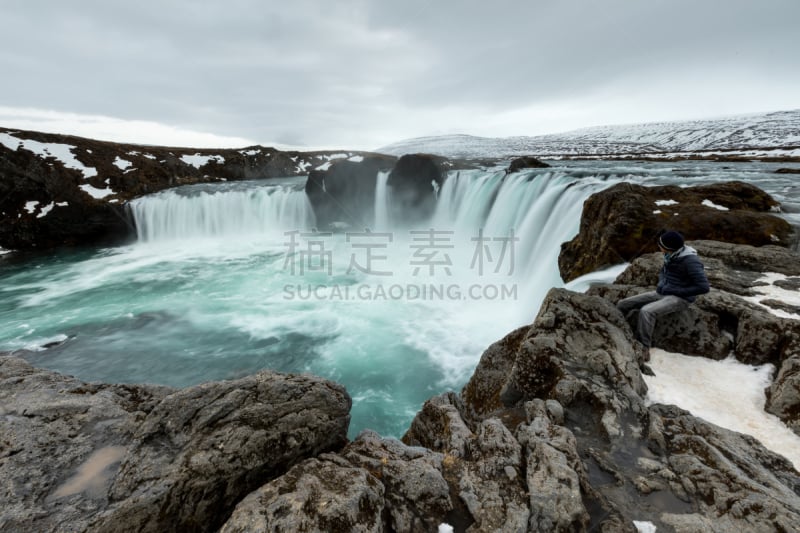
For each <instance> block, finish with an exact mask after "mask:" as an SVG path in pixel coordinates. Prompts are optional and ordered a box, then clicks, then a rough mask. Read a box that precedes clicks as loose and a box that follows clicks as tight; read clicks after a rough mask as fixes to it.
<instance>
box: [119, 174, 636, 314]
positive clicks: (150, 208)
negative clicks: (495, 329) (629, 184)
mask: <svg viewBox="0 0 800 533" xmlns="http://www.w3.org/2000/svg"><path fill="white" fill-rule="evenodd" d="M375 179H376V187H375V196H374V202H375V205H374V208H375V219H374V229H378V230H381V231H389V230H396V231H395V233H397V235H396V237H399V236H401V234H402V233H403V232H402V231H401V230H400V229H399V228H398V227H395V226H394V225H393V224H392V221H391V220H390V217H389V213H390V209H389V207H390V202H391V187H389V186H388V185H387V181H388V173H387V172H379V173H378V174H377V175H376V178H375ZM621 179H623V177H622V176H615V175H613V174H612V175H609V174H596V175H581V176H580V177H576V176H575V175H574V174H570V173H569V172H565V171H541V170H536V171H524V172H517V173H514V174H511V175H506V174H505V172H504V171H502V170H500V171H485V170H467V171H451V172H450V173H449V175H448V178H447V179H446V180H445V182H444V184H443V185H442V187H441V189H440V190H439V191H438V198H437V204H436V209H435V212H434V214H433V217H432V218H431V220H430V221H429V222H428V223H426V224H425V226H426V227H430V228H434V229H436V230H444V231H452V232H453V233H454V235H458V236H459V237H460V240H459V241H458V242H459V243H461V244H460V245H459V246H460V247H461V250H456V251H455V252H454V254H460V256H461V257H460V259H461V260H462V264H463V263H466V265H469V264H470V259H471V254H472V249H473V248H474V246H473V244H472V243H471V241H472V242H474V237H475V236H476V235H478V234H479V232H482V234H483V235H484V236H485V237H487V238H488V239H493V240H495V241H496V240H498V239H502V238H506V237H509V238H510V237H511V236H513V238H515V239H516V240H515V241H514V242H513V244H512V246H513V248H514V250H513V253H514V264H513V269H512V270H513V278H514V281H515V282H516V283H518V284H519V285H520V286H521V287H522V288H523V290H524V291H525V295H526V297H530V298H532V299H533V300H541V298H543V297H544V293H542V294H541V295H540V294H539V292H540V288H541V290H544V291H546V290H547V289H549V288H550V287H553V286H561V285H563V282H562V280H561V278H560V276H559V273H558V268H557V259H558V254H559V251H560V248H561V244H562V243H563V242H566V241H568V240H570V239H572V238H573V237H574V236H575V235H576V234H577V232H578V228H579V223H580V216H581V210H582V207H583V202H584V201H585V200H586V199H587V198H588V197H589V196H590V195H591V194H593V193H594V192H597V191H599V190H601V189H604V188H606V187H608V186H609V185H610V184H611V183H613V182H616V181H620V180H621ZM130 208H131V211H132V213H133V216H134V219H135V221H136V229H137V233H138V237H139V240H140V241H144V242H152V241H164V240H179V239H193V238H205V237H212V238H214V237H217V238H219V237H223V238H225V239H235V238H236V237H238V236H252V235H254V234H270V233H272V234H275V235H280V236H281V239H282V238H283V233H284V232H285V231H287V230H295V229H299V230H303V229H309V228H312V227H313V226H314V215H313V210H312V208H311V205H310V203H309V201H308V199H307V197H306V195H305V193H304V191H303V190H302V189H301V188H300V187H299V186H298V184H297V183H293V184H291V185H285V184H284V185H269V186H264V185H261V184H260V183H258V184H257V183H253V182H250V183H244V182H240V183H237V184H226V185H205V186H203V187H202V188H198V186H189V187H183V188H180V189H174V190H169V191H165V192H161V193H158V194H154V195H150V196H147V197H143V198H139V199H137V200H134V201H133V202H131V204H130ZM454 239H455V238H454ZM397 246H398V247H399V246H400V245H397ZM401 251H402V250H401Z"/></svg>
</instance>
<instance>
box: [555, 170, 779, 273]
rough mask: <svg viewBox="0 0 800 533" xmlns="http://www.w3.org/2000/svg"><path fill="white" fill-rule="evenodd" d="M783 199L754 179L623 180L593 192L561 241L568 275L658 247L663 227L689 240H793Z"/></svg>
mask: <svg viewBox="0 0 800 533" xmlns="http://www.w3.org/2000/svg"><path fill="white" fill-rule="evenodd" d="M776 209H779V204H778V202H777V201H776V200H774V199H773V198H772V197H771V196H769V195H768V194H767V193H765V192H764V191H762V190H761V189H759V188H758V187H755V186H753V185H750V184H747V183H742V182H736V181H734V182H727V183H719V184H713V185H701V186H697V187H686V188H682V187H678V186H674V185H669V186H662V187H643V186H641V185H635V184H632V183H620V184H618V185H614V186H613V187H610V188H608V189H606V190H604V191H601V192H599V193H597V194H594V195H592V196H591V197H590V198H589V199H588V200H587V201H586V202H585V203H584V206H583V213H582V215H581V223H580V231H579V233H578V235H577V236H576V237H575V238H574V239H572V240H571V241H569V242H567V243H564V244H563V245H562V246H561V253H560V254H559V257H558V267H559V270H560V272H561V277H562V278H563V279H564V281H570V280H573V279H575V278H577V277H578V276H581V275H583V274H586V273H588V272H592V271H594V270H598V269H600V268H603V267H606V266H610V265H614V264H619V263H622V262H629V261H632V260H633V259H635V258H636V257H638V256H639V255H641V254H643V253H648V252H654V251H656V250H657V248H656V235H657V234H658V231H659V230H661V229H673V230H677V231H680V232H681V233H683V235H684V237H685V238H686V239H687V240H693V239H709V240H715V241H723V242H730V243H734V244H750V245H753V246H763V245H767V244H777V245H780V246H789V245H791V244H792V242H791V241H792V238H793V237H794V236H793V233H792V228H791V226H790V225H789V223H788V222H787V221H786V220H784V219H782V218H780V217H777V216H775V215H772V214H770V212H771V211H774V210H776Z"/></svg>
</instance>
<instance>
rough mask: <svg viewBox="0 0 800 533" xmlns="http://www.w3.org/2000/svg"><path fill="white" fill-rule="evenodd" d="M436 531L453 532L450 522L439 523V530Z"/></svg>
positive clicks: (441, 532)
mask: <svg viewBox="0 0 800 533" xmlns="http://www.w3.org/2000/svg"><path fill="white" fill-rule="evenodd" d="M438 533H453V526H451V525H450V524H444V523H442V524H439V531H438Z"/></svg>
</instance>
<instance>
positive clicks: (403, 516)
mask: <svg viewBox="0 0 800 533" xmlns="http://www.w3.org/2000/svg"><path fill="white" fill-rule="evenodd" d="M692 245H693V246H695V247H696V248H697V249H698V250H699V251H700V253H701V255H702V256H703V257H704V258H705V260H706V264H707V267H708V273H709V278H710V279H711V280H712V286H713V287H714V289H713V290H712V292H711V293H709V294H708V295H705V296H702V297H701V298H698V301H697V304H696V305H695V306H693V307H692V308H691V311H690V312H689V313H687V314H686V315H682V316H680V317H675V318H674V319H673V320H670V321H665V322H663V323H661V324H659V329H658V331H657V334H656V342H657V344H658V345H659V346H660V347H662V348H665V349H668V350H672V351H676V352H678V351H684V352H688V353H696V354H697V355H707V356H709V357H714V358H720V357H725V356H726V355H727V353H728V352H729V351H731V350H732V351H733V354H734V355H735V357H736V358H737V359H739V360H741V361H743V362H747V363H751V364H761V363H765V362H770V363H772V364H774V365H775V366H776V369H777V373H776V375H775V377H774V381H773V384H772V386H771V387H770V389H769V392H768V402H767V405H766V406H765V408H766V409H767V410H768V411H770V412H772V413H775V414H776V415H777V416H779V417H780V418H782V419H783V420H784V422H785V423H786V425H787V426H788V427H790V428H792V429H793V430H794V431H795V433H798V434H800V419H798V413H800V372H798V368H800V320H797V319H789V318H780V317H778V316H776V315H775V314H773V312H772V311H771V310H770V308H769V305H771V304H770V301H769V300H768V299H764V301H759V300H758V298H757V295H758V292H757V290H758V288H759V286H760V285H759V283H763V282H760V281H758V280H759V279H760V278H761V277H762V273H763V272H779V273H782V274H783V275H784V276H785V279H782V282H783V284H784V285H785V286H789V287H794V286H796V285H797V284H798V283H800V260H798V259H800V257H798V256H797V255H796V254H794V253H793V252H791V251H788V250H786V249H785V248H781V247H776V246H765V247H760V248H756V247H751V246H746V245H730V244H725V243H719V242H715V241H697V242H693V243H692ZM657 268H658V257H657V256H656V254H648V255H644V256H642V257H640V258H639V259H637V260H635V261H634V262H633V263H632V264H631V265H630V267H628V269H627V270H626V271H625V272H624V273H623V274H621V275H620V276H619V278H618V279H617V281H616V283H614V284H611V285H603V286H598V287H594V288H592V289H591V290H590V291H589V293H587V294H582V293H575V292H571V291H567V290H564V289H553V290H552V291H551V292H550V293H549V295H548V296H547V298H546V300H545V302H544V303H543V305H542V307H541V310H540V312H539V314H538V316H537V318H536V320H535V321H534V322H533V323H532V324H531V325H530V326H525V327H522V328H519V329H517V330H515V331H513V332H511V333H509V334H508V335H507V336H506V337H505V338H503V339H501V340H499V341H498V342H496V343H495V344H493V345H492V346H490V347H489V348H488V349H487V350H486V352H485V353H484V354H483V356H482V358H481V360H480V363H479V364H478V366H477V368H476V369H475V372H474V374H473V376H472V378H471V379H470V381H469V382H468V383H467V385H466V386H465V387H464V389H463V390H462V391H461V392H460V393H455V392H449V393H445V394H441V395H439V396H436V397H433V398H431V399H430V400H428V401H427V402H426V403H425V405H424V406H423V407H422V409H421V411H420V412H419V413H418V414H417V416H416V418H415V419H414V420H413V422H412V423H411V426H410V427H409V429H408V432H407V433H406V434H405V436H404V437H403V439H402V441H398V440H395V439H390V438H383V437H381V436H379V435H377V434H375V433H374V432H371V431H364V432H362V433H361V434H360V435H359V436H358V437H357V438H356V439H355V440H354V441H352V442H347V439H346V433H347V426H348V423H349V414H348V412H349V408H350V398H349V396H348V395H347V392H346V391H345V390H344V389H343V388H342V387H341V386H338V385H336V384H334V383H331V382H329V381H326V380H323V379H320V378H316V377H313V376H308V375H285V374H277V373H272V372H261V373H259V374H256V375H254V376H249V377H245V378H242V379H239V380H235V381H222V382H212V383H206V384H202V385H198V386H195V387H188V388H185V389H171V388H167V387H154V386H148V385H110V384H96V383H84V382H82V381H80V380H77V379H75V378H72V377H68V376H62V375H59V374H57V373H54V372H50V371H47V370H41V369H36V368H33V367H31V366H30V365H29V364H28V363H26V362H25V361H24V360H23V359H20V358H18V357H14V356H10V355H7V356H4V357H0V382H1V383H2V386H1V387H0V406H2V407H1V408H0V409H1V410H0V421H1V424H2V433H1V434H2V437H0V479H2V480H3V481H2V484H3V485H2V486H3V490H2V492H1V494H2V496H1V497H0V501H1V502H2V507H0V508H2V515H1V516H0V529H3V530H4V531H28V530H36V531H111V530H114V531H166V530H180V531H216V530H218V529H219V530H221V531H224V532H239V531H242V532H244V531H266V530H271V531H376V532H377V531H431V530H434V531H435V530H436V528H437V527H438V525H439V524H441V523H448V524H451V525H452V526H453V527H454V528H455V530H456V531H588V530H598V531H635V528H634V525H633V521H634V520H637V521H648V522H651V523H652V524H654V525H655V526H656V527H657V528H658V530H659V531H671V530H674V531H731V530H742V531H791V530H792V529H793V527H795V526H796V524H798V523H800V473H798V471H797V470H796V469H795V468H794V467H793V465H792V464H791V463H790V462H789V461H788V460H787V459H785V458H783V457H781V456H779V455H777V454H775V453H773V452H771V451H770V450H768V449H767V448H765V447H764V446H763V445H762V444H761V443H759V442H758V441H756V440H755V439H754V438H752V437H750V436H747V435H742V434H739V433H735V432H733V431H729V430H726V429H724V428H721V427H718V426H714V425H713V424H710V423H708V422H705V421H703V420H701V419H699V418H696V417H694V416H692V415H691V414H690V413H688V412H686V411H683V410H681V409H679V408H677V407H675V406H668V405H658V404H655V405H650V404H648V402H647V399H646V394H647V386H646V384H645V381H644V379H643V376H642V371H643V370H644V371H647V367H646V362H645V359H646V353H645V352H644V350H643V349H642V347H641V345H639V344H638V343H637V342H636V341H634V339H633V336H632V332H631V328H630V326H629V324H627V323H626V322H625V320H624V318H623V317H622V315H621V314H620V313H619V312H618V311H617V310H616V308H615V306H614V302H615V301H616V300H617V299H618V298H621V297H623V296H625V295H627V294H631V293H633V292H636V291H640V290H644V288H645V287H646V286H649V285H650V280H651V279H652V278H653V274H654V269H657ZM754 298H755V299H754ZM692 348H694V350H692ZM698 352H699V353H698ZM732 401H734V399H732Z"/></svg>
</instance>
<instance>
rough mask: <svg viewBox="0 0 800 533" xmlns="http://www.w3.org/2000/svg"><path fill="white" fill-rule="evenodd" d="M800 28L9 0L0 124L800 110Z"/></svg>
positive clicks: (666, 11) (331, 134)
mask: <svg viewBox="0 0 800 533" xmlns="http://www.w3.org/2000/svg"><path fill="white" fill-rule="evenodd" d="M211 4H213V6H212V5H211ZM798 21H800V1H798V0H760V1H758V2H756V1H752V0H713V1H712V0H515V1H510V0H494V1H492V2H488V1H486V0H462V1H445V0H391V1H369V0H280V1H278V0H224V1H219V2H210V1H206V2H203V1H199V0H194V1H190V0H158V1H151V0H137V1H131V0H128V1H125V2H119V1H113V0H75V1H72V2H68V1H63V0H51V1H36V0H0V72H1V73H2V75H1V76H0V80H1V81H0V126H7V127H9V126H10V127H17V128H28V129H37V130H43V131H60V132H66V133H74V134H78V135H83V136H88V137H94V138H100V139H107V140H119V141H130V142H138V143H151V144H172V145H188V146H219V147H222V146H244V145H247V144H254V143H260V144H276V143H280V144H285V145H296V146H308V147H347V148H353V149H371V148H377V147H379V146H382V145H385V144H388V143H390V142H393V141H397V140H401V139H404V138H408V137H416V136H423V135H439V134H448V133H468V134H473V135H484V136H511V135H537V134H542V133H551V132H558V131H566V130H570V129H575V128H578V127H583V126H595V125H602V124H617V123H634V122H647V121H656V120H680V119H687V118H705V117H714V116H724V115H731V114H742V113H751V112H759V111H774V110H785V109H797V108H800V23H799V22H798Z"/></svg>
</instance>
